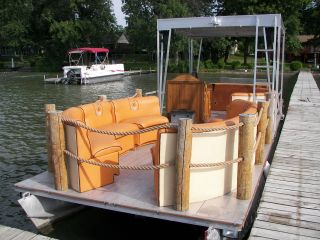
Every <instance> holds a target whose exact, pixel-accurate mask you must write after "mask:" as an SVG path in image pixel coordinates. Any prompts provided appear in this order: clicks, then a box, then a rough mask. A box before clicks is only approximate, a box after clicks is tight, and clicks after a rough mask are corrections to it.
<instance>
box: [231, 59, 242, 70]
mask: <svg viewBox="0 0 320 240" xmlns="http://www.w3.org/2000/svg"><path fill="white" fill-rule="evenodd" d="M240 66H241V62H240V61H232V62H231V67H232V69H238V68H239V67H240Z"/></svg>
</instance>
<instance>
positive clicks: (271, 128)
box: [265, 93, 274, 144]
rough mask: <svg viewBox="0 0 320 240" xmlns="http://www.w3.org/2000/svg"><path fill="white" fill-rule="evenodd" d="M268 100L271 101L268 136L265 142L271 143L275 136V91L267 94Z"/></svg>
mask: <svg viewBox="0 0 320 240" xmlns="http://www.w3.org/2000/svg"><path fill="white" fill-rule="evenodd" d="M266 98H267V101H269V109H268V126H267V129H266V137H265V143H266V144H271V143H272V137H273V101H274V99H273V93H267V94H266Z"/></svg>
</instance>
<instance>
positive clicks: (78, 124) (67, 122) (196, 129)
mask: <svg viewBox="0 0 320 240" xmlns="http://www.w3.org/2000/svg"><path fill="white" fill-rule="evenodd" d="M61 121H62V123H63V124H65V125H70V126H75V127H80V128H83V129H87V130H88V131H90V132H96V133H100V134H107V135H118V136H128V135H134V134H141V133H146V132H150V131H154V130H159V129H169V128H177V125H176V124H173V123H165V124H161V125H156V126H151V127H146V128H143V129H138V130H132V131H109V130H100V129H96V128H92V127H89V126H88V125H86V124H84V123H82V122H80V121H76V120H73V119H67V118H62V119H61ZM241 126H243V123H242V122H240V123H238V124H235V125H232V126H225V127H212V128H205V127H192V128H191V130H192V131H193V132H197V133H200V132H214V131H228V130H232V129H238V128H239V127H241Z"/></svg>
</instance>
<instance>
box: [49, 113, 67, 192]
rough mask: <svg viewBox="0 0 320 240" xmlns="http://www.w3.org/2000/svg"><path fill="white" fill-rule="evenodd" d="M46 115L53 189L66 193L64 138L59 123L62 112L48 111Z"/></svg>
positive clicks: (61, 125)
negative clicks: (47, 117) (47, 115)
mask: <svg viewBox="0 0 320 240" xmlns="http://www.w3.org/2000/svg"><path fill="white" fill-rule="evenodd" d="M48 114H49V128H50V143H51V158H52V163H53V169H54V183H55V188H56V190H59V191H66V190H67V189H68V176H67V167H66V162H65V157H64V150H65V140H64V139H65V138H64V129H63V124H62V121H61V117H62V111H50V112H48Z"/></svg>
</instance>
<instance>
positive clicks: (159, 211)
mask: <svg viewBox="0 0 320 240" xmlns="http://www.w3.org/2000/svg"><path fill="white" fill-rule="evenodd" d="M152 146H153V145H147V146H143V147H140V148H139V149H137V150H135V151H131V152H129V153H128V154H126V155H124V156H122V157H121V159H120V163H122V164H126V165H129V164H130V163H131V164H134V165H137V164H150V163H151V161H152V157H151V153H150V148H151V147H152ZM269 150H270V146H269V145H266V151H265V156H268V153H269ZM253 179H254V181H253V183H254V184H253V193H254V195H253V198H252V199H251V200H237V199H236V196H235V194H236V192H235V191H234V192H232V193H230V194H227V195H224V196H221V197H217V198H213V199H210V200H207V201H202V202H196V203H192V204H190V209H189V210H188V211H186V212H179V211H176V210H174V208H173V206H172V207H158V206H157V205H156V200H155V196H154V186H153V172H152V171H130V170H121V174H120V175H119V176H116V177H115V182H114V183H113V184H110V185H107V186H104V187H101V188H98V189H95V190H91V191H88V192H84V193H78V192H76V191H73V190H71V189H69V190H67V191H56V190H55V189H54V182H53V176H52V175H51V174H50V173H48V172H44V173H41V174H39V175H37V176H34V177H32V178H29V179H27V180H24V181H22V182H19V183H17V184H16V185H15V187H16V190H18V191H21V192H30V193H31V194H34V195H36V196H42V197H46V198H50V199H58V200H62V201H65V202H71V203H77V204H82V205H85V206H93V207H98V208H104V209H110V210H114V211H119V212H125V213H131V214H136V215H141V216H147V217H153V218H158V219H165V220H171V221H176V222H182V223H188V224H193V225H198V226H211V225H213V226H214V227H215V228H219V229H228V230H231V231H236V232H238V231H241V230H242V229H243V228H244V226H245V225H246V221H247V219H248V217H247V216H248V215H249V214H250V213H251V212H250V211H251V209H252V208H251V206H255V204H256V202H255V201H257V195H258V194H257V192H259V191H258V189H259V186H260V182H261V181H264V176H263V166H262V165H256V166H255V167H254V176H253Z"/></svg>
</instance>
